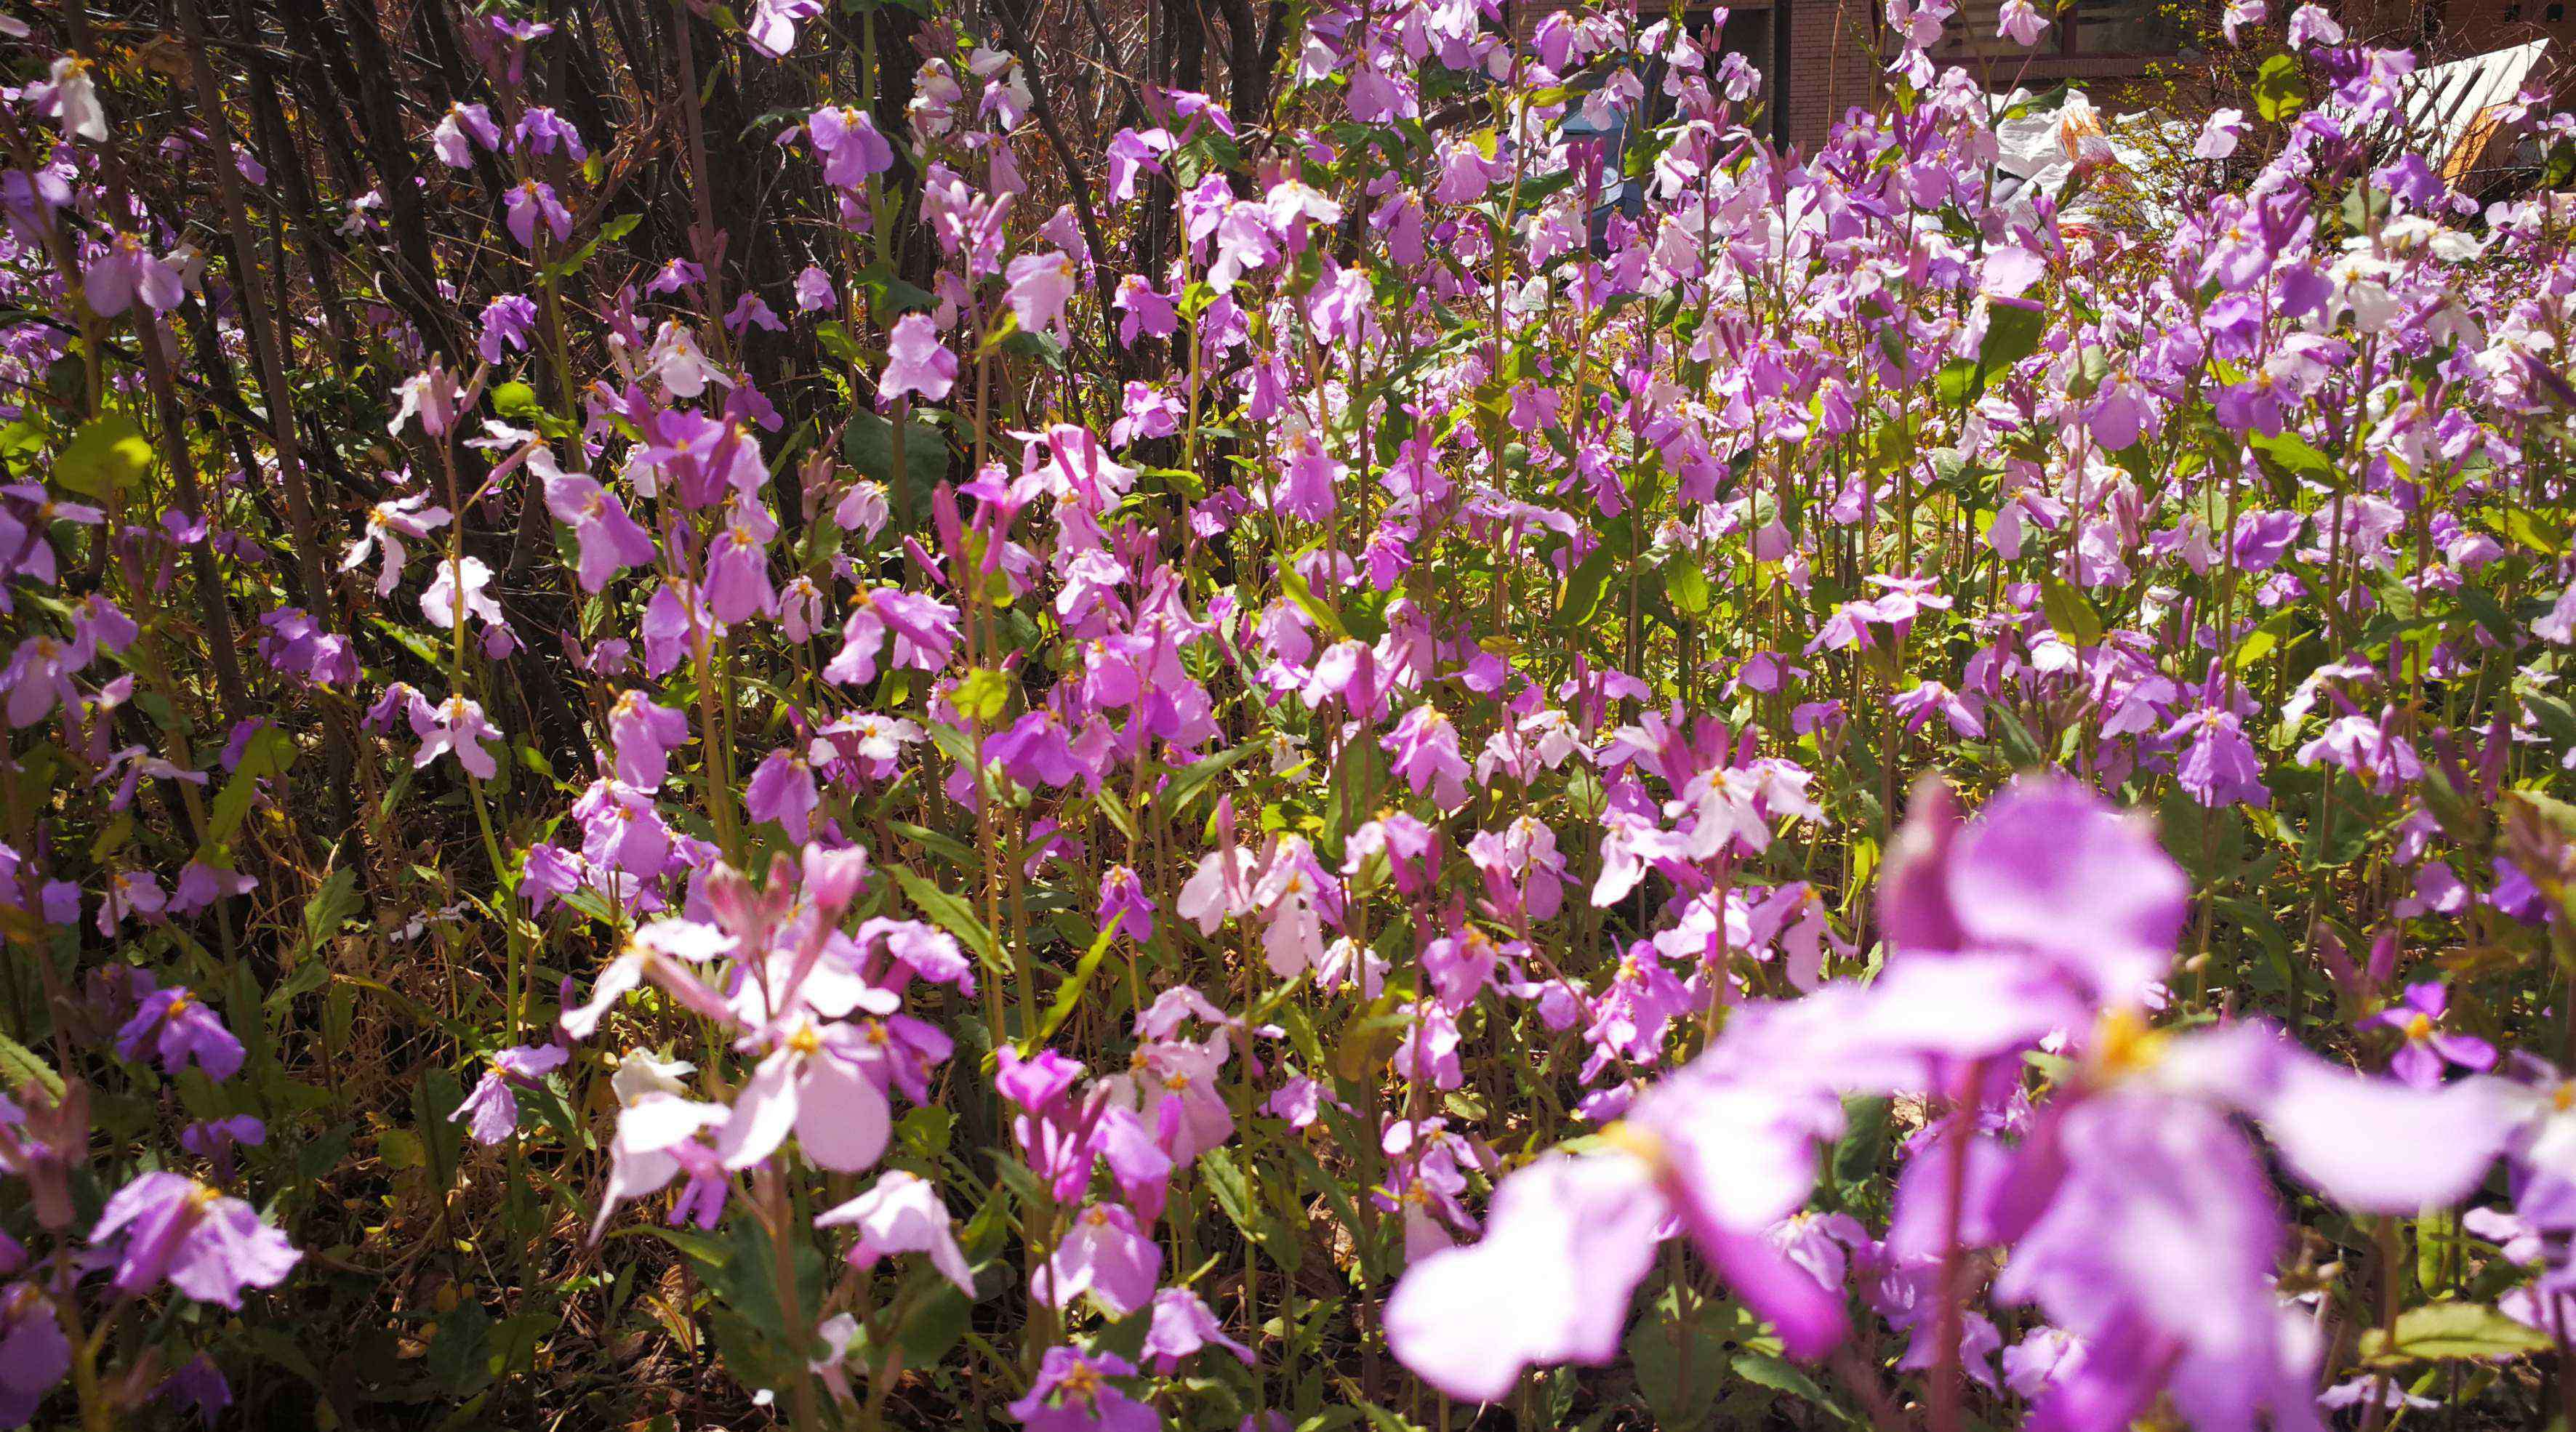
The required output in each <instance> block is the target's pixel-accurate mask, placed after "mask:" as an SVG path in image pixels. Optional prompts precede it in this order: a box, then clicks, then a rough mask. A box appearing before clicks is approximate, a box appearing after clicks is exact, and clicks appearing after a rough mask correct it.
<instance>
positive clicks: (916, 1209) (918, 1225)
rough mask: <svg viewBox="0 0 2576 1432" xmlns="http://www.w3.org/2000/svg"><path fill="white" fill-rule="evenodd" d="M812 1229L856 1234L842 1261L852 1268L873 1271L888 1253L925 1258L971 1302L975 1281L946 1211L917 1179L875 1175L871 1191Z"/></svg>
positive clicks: (820, 1217)
mask: <svg viewBox="0 0 2576 1432" xmlns="http://www.w3.org/2000/svg"><path fill="white" fill-rule="evenodd" d="M814 1226H815V1227H817V1228H848V1227H855V1228H857V1229H858V1230H859V1241H858V1242H857V1243H855V1244H853V1245H852V1246H851V1248H850V1251H849V1253H848V1254H847V1255H846V1256H847V1261H848V1263H849V1265H850V1266H851V1267H853V1268H860V1269H867V1268H873V1267H875V1266H876V1265H877V1263H878V1262H879V1261H880V1260H882V1259H884V1258H885V1257H886V1255H888V1254H890V1253H927V1254H929V1255H930V1266H932V1267H934V1268H936V1269H938V1270H939V1272H940V1275H941V1276H943V1277H945V1278H946V1279H948V1281H949V1282H951V1283H954V1284H956V1285H957V1289H958V1291H959V1292H962V1293H964V1294H965V1295H966V1296H967V1297H969V1298H972V1297H974V1296H975V1278H974V1275H973V1274H972V1273H971V1272H969V1271H968V1270H967V1267H966V1255H965V1254H964V1253H963V1252H961V1251H959V1249H958V1247H957V1237H956V1234H955V1233H954V1232H953V1231H952V1229H951V1225H950V1221H949V1217H948V1208H947V1205H945V1204H943V1203H941V1202H940V1200H939V1190H938V1189H937V1188H935V1187H933V1186H932V1185H931V1184H930V1183H928V1182H927V1181H925V1180H923V1179H921V1178H919V1177H918V1176H916V1175H913V1174H909V1173H906V1172H904V1171H903V1170H902V1169H899V1168H890V1169H887V1170H886V1171H885V1172H884V1173H881V1174H879V1175H877V1182H876V1186H875V1187H874V1188H871V1189H869V1190H868V1191H867V1192H865V1193H863V1194H860V1195H859V1196H858V1197H856V1198H854V1199H851V1200H850V1201H849V1202H847V1203H844V1204H841V1205H840V1206H838V1207H836V1208H832V1209H829V1210H827V1211H825V1212H823V1213H820V1214H817V1215H816V1216H815V1218H814Z"/></svg>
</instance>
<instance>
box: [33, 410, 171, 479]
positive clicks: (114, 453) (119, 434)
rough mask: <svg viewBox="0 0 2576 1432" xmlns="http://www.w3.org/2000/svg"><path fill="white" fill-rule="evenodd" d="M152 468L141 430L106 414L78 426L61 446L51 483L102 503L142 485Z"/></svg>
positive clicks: (130, 421) (119, 416)
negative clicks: (111, 496) (116, 493)
mask: <svg viewBox="0 0 2576 1432" xmlns="http://www.w3.org/2000/svg"><path fill="white" fill-rule="evenodd" d="M151 467H152V445H151V444H150V443H147V442H145V441H144V440H143V430H142V429H141V428H138V427H136V426H135V425H134V420H133V419H132V418H129V417H127V416H125V415H124V414H123V413H108V414H105V415H103V416H100V417H96V418H92V419H90V420H89V421H88V422H86V423H83V424H81V427H80V431H79V432H77V433H74V434H73V435H72V440H71V441H70V442H69V443H67V444H65V445H64V447H63V450H62V453H61V455H60V456H58V457H56V458H55V459H54V481H56V482H59V483H61V484H62V485H63V486H65V487H68V488H70V489H71V490H72V491H74V492H78V493H82V494H84V495H86V496H89V497H96V498H100V499H102V500H104V499H105V498H107V497H108V496H109V495H110V494H112V493H114V492H115V491H116V490H117V489H119V488H125V487H132V486H134V485H135V484H136V483H138V482H141V481H142V480H143V474H144V473H146V472H148V471H150V470H151Z"/></svg>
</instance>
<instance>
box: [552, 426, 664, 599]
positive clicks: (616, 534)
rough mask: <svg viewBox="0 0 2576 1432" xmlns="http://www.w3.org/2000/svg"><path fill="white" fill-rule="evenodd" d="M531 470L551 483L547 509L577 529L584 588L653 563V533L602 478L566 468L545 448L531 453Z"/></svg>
mask: <svg viewBox="0 0 2576 1432" xmlns="http://www.w3.org/2000/svg"><path fill="white" fill-rule="evenodd" d="M540 459H542V461H541V460H540ZM528 469H529V471H531V472H534V473H536V474H537V475H538V476H539V477H540V478H542V479H544V481H545V484H546V508H547V510H548V511H550V512H552V513H554V515H555V520H556V521H558V522H562V523H565V524H567V525H569V526H570V527H571V528H572V532H573V539H574V541H575V542H576V543H577V544H579V548H580V554H581V555H580V561H579V573H580V577H581V589H582V590H583V591H585V592H596V591H598V590H600V589H601V588H603V587H605V586H607V585H608V579H609V578H611V577H614V576H616V575H617V574H618V573H619V572H621V571H624V570H625V569H626V568H628V567H649V566H651V565H652V564H653V555H654V548H653V534H652V533H650V532H647V531H645V530H644V528H643V527H641V526H639V525H638V524H637V523H636V521H635V519H634V518H632V517H629V516H627V515H626V504H625V503H624V502H621V501H619V500H618V498H617V497H616V495H615V494H613V493H611V492H610V491H609V490H608V489H606V488H604V487H602V486H600V485H599V482H598V480H597V479H595V478H592V477H590V476H589V475H587V474H584V473H567V472H564V471H563V470H562V469H560V468H558V467H556V466H555V462H554V456H553V454H551V453H548V452H546V450H545V449H543V448H539V449H537V450H536V451H535V452H533V453H531V454H529V456H528Z"/></svg>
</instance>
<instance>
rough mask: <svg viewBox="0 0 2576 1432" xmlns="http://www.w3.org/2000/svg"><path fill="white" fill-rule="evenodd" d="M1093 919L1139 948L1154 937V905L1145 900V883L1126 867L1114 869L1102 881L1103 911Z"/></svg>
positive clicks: (1111, 867)
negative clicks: (1138, 945) (1115, 931)
mask: <svg viewBox="0 0 2576 1432" xmlns="http://www.w3.org/2000/svg"><path fill="white" fill-rule="evenodd" d="M1093 918H1094V919H1096V920H1098V921H1099V922H1100V926H1101V928H1102V929H1115V930H1117V931H1118V933H1119V934H1120V935H1121V936H1123V937H1125V938H1126V939H1129V940H1132V941H1135V942H1136V943H1138V944H1143V943H1144V942H1145V941H1147V940H1149V939H1152V938H1153V936H1154V902H1153V901H1152V900H1149V899H1147V898H1146V896H1145V882H1143V881H1142V880H1139V879H1137V878H1136V872H1135V871H1133V870H1130V869H1128V868H1127V867H1126V866H1124V865H1113V866H1110V867H1109V869H1108V871H1107V872H1106V873H1105V874H1103V875H1102V876H1101V877H1100V909H1099V911H1098V912H1097V913H1096V914H1095V915H1094V916H1093Z"/></svg>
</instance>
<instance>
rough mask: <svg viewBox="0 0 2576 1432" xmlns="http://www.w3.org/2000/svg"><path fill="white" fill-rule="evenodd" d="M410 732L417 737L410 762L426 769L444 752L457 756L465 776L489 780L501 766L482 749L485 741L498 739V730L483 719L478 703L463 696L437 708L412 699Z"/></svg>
mask: <svg viewBox="0 0 2576 1432" xmlns="http://www.w3.org/2000/svg"><path fill="white" fill-rule="evenodd" d="M411 733H412V734H413V735H415V736H417V737H419V738H420V749H419V750H417V751H414V752H413V753H412V757H411V763H412V764H413V765H414V766H426V765H428V764H429V763H430V762H432V761H435V760H437V759H438V758H439V757H440V756H441V755H443V754H445V753H446V752H449V751H453V752H455V753H456V759H457V761H458V762H459V763H461V764H462V765H463V766H464V767H465V771H466V774H468V775H471V776H475V777H477V778H479V779H482V780H487V781H488V780H490V779H492V777H493V776H495V775H497V774H499V772H500V767H499V766H498V765H496V764H495V763H494V762H493V760H492V753H491V752H489V751H486V750H484V749H483V743H484V742H486V741H496V740H499V739H500V737H501V728H500V727H498V726H495V725H493V724H492V723H491V722H490V721H487V720H485V719H484V718H483V707H482V705H481V704H480V703H478V702H474V701H469V700H467V699H466V698H465V697H463V696H450V697H448V698H447V699H446V700H445V701H443V702H441V703H439V704H438V705H436V706H432V705H430V704H429V703H428V702H427V701H426V700H423V699H421V698H419V697H417V696H415V697H413V698H412V707H411Z"/></svg>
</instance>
